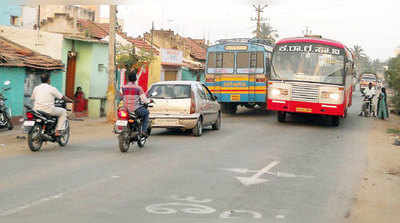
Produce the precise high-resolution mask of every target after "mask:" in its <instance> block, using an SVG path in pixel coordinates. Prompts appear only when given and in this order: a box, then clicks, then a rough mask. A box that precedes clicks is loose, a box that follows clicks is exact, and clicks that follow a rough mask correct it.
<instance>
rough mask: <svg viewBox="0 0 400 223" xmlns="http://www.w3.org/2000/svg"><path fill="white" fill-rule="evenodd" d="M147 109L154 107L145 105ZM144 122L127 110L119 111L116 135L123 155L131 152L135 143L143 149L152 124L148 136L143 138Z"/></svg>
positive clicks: (120, 109) (148, 131)
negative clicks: (130, 148)
mask: <svg viewBox="0 0 400 223" xmlns="http://www.w3.org/2000/svg"><path fill="white" fill-rule="evenodd" d="M143 106H144V107H145V108H148V107H153V105H152V104H144V105H143ZM142 122H143V120H142V119H141V118H139V117H138V116H137V115H136V114H135V113H133V112H128V110H127V109H125V108H123V107H122V108H119V109H118V120H117V121H116V122H115V126H114V133H115V134H117V135H118V145H119V149H120V151H121V152H122V153H126V152H128V151H129V147H130V145H131V144H133V143H135V142H136V143H137V145H138V146H139V148H143V147H144V146H145V144H146V142H147V139H148V136H150V133H151V123H149V127H148V129H147V135H148V136H143V135H142V134H141V132H143V131H142Z"/></svg>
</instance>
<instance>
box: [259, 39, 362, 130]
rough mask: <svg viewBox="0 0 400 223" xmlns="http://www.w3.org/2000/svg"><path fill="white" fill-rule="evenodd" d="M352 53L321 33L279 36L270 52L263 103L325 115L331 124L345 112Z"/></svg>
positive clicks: (282, 117) (282, 113) (282, 111)
mask: <svg viewBox="0 0 400 223" xmlns="http://www.w3.org/2000/svg"><path fill="white" fill-rule="evenodd" d="M353 69H354V61H353V55H352V53H351V51H350V50H349V49H348V48H347V47H346V46H345V45H343V44H342V43H340V42H337V41H334V40H329V39H324V38H322V37H321V36H305V37H297V38H287V39H282V40H280V41H279V42H277V43H276V46H275V47H274V51H273V55H272V72H271V78H270V81H269V82H268V99H267V105H268V109H269V110H275V111H278V117H277V118H278V121H279V122H285V121H286V116H287V114H288V113H306V114H316V115H323V116H327V117H328V118H329V120H330V122H331V125H332V126H338V125H339V122H340V118H344V117H346V115H347V110H348V108H349V107H350V106H351V102H352V99H351V98H352V91H353V89H352V74H353Z"/></svg>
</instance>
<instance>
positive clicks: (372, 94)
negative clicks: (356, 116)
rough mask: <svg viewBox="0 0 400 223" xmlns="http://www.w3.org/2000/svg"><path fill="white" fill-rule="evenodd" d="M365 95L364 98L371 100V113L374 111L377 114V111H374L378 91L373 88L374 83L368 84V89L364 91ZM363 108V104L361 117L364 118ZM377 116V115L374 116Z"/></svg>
mask: <svg viewBox="0 0 400 223" xmlns="http://www.w3.org/2000/svg"><path fill="white" fill-rule="evenodd" d="M363 94H364V96H365V97H366V98H368V99H369V101H370V103H371V107H370V113H371V112H373V111H374V113H375V109H373V108H374V106H375V105H374V103H373V102H374V100H373V99H374V97H375V95H376V90H375V88H374V86H372V83H369V84H368V87H367V88H365V90H364V92H363ZM362 106H363V104H362V105H361V113H360V116H362ZM374 115H375V114H374Z"/></svg>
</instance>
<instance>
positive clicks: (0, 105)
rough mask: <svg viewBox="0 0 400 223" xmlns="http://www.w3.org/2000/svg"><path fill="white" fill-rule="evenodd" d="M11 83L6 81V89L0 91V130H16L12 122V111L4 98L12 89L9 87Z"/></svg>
mask: <svg viewBox="0 0 400 223" xmlns="http://www.w3.org/2000/svg"><path fill="white" fill-rule="evenodd" d="M10 83H11V82H10V81H5V82H4V85H5V86H6V87H3V88H2V89H1V90H0V129H2V128H7V129H8V130H12V129H13V128H14V126H13V124H12V122H11V110H10V109H8V108H7V106H6V103H5V102H6V101H7V98H5V97H4V93H5V92H6V91H9V90H10V89H11V88H10V87H7V86H8V85H10Z"/></svg>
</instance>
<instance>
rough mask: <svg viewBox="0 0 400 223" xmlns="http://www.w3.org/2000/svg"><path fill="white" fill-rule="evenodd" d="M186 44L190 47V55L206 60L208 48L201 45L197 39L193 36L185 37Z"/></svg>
mask: <svg viewBox="0 0 400 223" xmlns="http://www.w3.org/2000/svg"><path fill="white" fill-rule="evenodd" d="M183 39H184V40H185V45H186V46H188V47H190V55H191V56H192V57H193V58H195V59H197V60H206V49H205V48H203V47H201V46H200V44H198V43H197V42H196V41H195V40H193V39H191V38H183Z"/></svg>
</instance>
